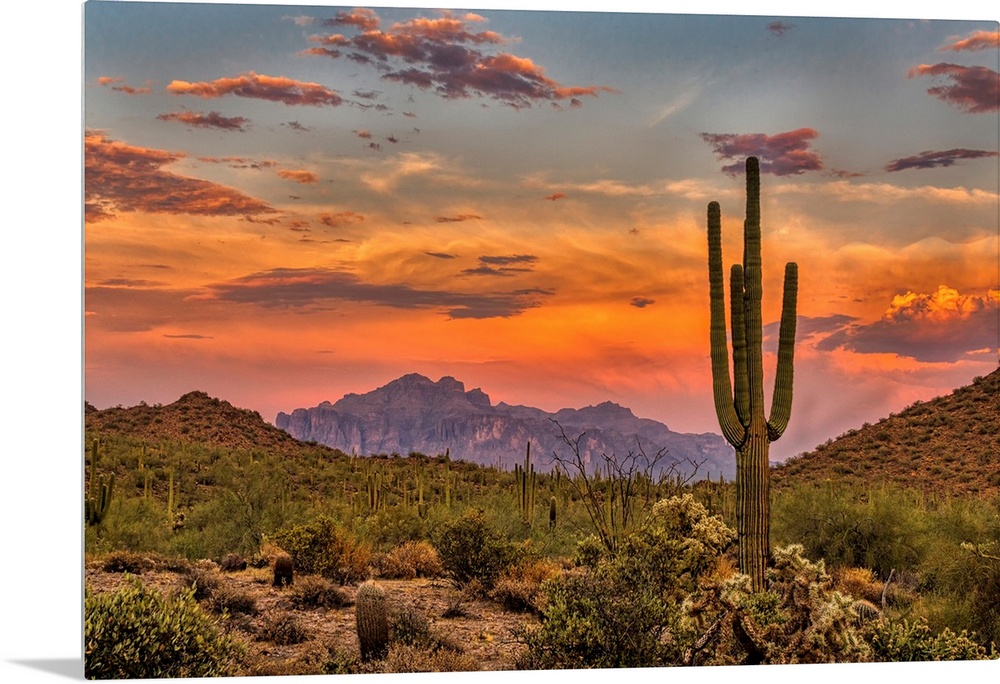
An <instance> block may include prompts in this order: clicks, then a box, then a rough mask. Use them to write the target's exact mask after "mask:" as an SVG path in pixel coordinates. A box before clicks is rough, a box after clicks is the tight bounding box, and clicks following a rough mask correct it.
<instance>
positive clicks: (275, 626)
mask: <svg viewBox="0 0 1000 684" xmlns="http://www.w3.org/2000/svg"><path fill="white" fill-rule="evenodd" d="M308 638H309V632H308V631H307V630H306V628H305V627H303V626H302V623H301V622H299V620H298V618H296V617H295V616H294V615H289V614H288V613H281V614H279V615H276V616H274V617H272V618H270V619H269V620H267V621H266V622H265V623H264V624H263V626H262V627H261V628H260V631H258V632H257V639H258V640H259V641H270V642H271V643H272V644H275V645H277V646H290V645H292V644H301V643H302V642H303V641H305V640H306V639H308Z"/></svg>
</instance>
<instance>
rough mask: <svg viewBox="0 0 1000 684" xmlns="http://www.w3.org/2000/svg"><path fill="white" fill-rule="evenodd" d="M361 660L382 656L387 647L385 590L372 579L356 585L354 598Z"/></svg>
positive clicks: (387, 630) (387, 617) (387, 631)
mask: <svg viewBox="0 0 1000 684" xmlns="http://www.w3.org/2000/svg"><path fill="white" fill-rule="evenodd" d="M354 607H355V612H356V618H357V628H358V644H359V646H360V649H361V660H362V661H363V662H368V661H370V660H378V659H381V658H384V657H385V655H386V652H387V650H388V647H389V611H388V608H387V607H386V599H385V590H384V589H383V588H382V586H381V585H380V584H378V583H376V582H374V581H373V580H368V581H366V582H363V583H362V584H361V586H360V587H358V594H357V596H356V597H355V599H354Z"/></svg>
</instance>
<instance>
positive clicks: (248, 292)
mask: <svg viewBox="0 0 1000 684" xmlns="http://www.w3.org/2000/svg"><path fill="white" fill-rule="evenodd" d="M550 294H552V293H551V292H550V291H547V290H540V289H532V290H518V291H513V292H487V293H465V292H451V291H446V290H423V289H419V288H416V287H413V286H410V285H405V284H374V283H366V282H363V281H362V280H360V279H359V278H358V277H357V276H356V275H354V274H351V273H347V272H344V271H337V270H332V269H324V268H301V269H296V268H277V269H272V270H269V271H261V272H258V273H253V274H250V275H247V276H244V277H242V278H236V279H234V280H229V281H226V282H221V283H215V284H212V285H210V286H209V287H208V294H206V295H202V296H201V298H206V299H217V300H224V301H229V302H238V303H244V304H256V305H258V306H263V307H296V308H305V309H310V308H315V309H321V308H325V307H328V306H329V305H330V304H331V303H333V302H336V301H346V302H358V303H366V304H375V305H379V306H388V307H392V308H396V309H429V310H438V311H441V312H442V313H443V314H444V315H446V316H447V317H448V318H453V319H458V318H509V317H512V316H517V315H519V314H521V313H523V312H524V311H526V310H527V309H530V308H534V307H537V306H540V305H541V298H542V297H544V296H547V295H550Z"/></svg>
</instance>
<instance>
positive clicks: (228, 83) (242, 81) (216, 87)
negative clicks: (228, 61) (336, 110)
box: [167, 71, 344, 107]
mask: <svg viewBox="0 0 1000 684" xmlns="http://www.w3.org/2000/svg"><path fill="white" fill-rule="evenodd" d="M167 91H168V92H170V93H173V94H174V95H195V96H197V97H202V98H206V99H211V98H217V97H225V96H227V95H235V96H237V97H249V98H254V99H258V100H269V101H271V102H283V103H284V104H286V105H311V106H316V107H319V106H323V105H329V106H337V105H340V104H341V103H343V101H344V100H343V98H342V97H341V96H340V95H338V94H337V93H336V92H334V91H332V90H330V89H328V88H326V87H324V86H322V85H320V84H318V83H308V82H305V81H296V80H294V79H291V78H285V77H284V76H267V75H264V74H257V73H254V72H253V71H248V72H247V73H245V74H241V75H239V76H234V77H232V78H219V79H216V80H214V81H202V82H199V83H189V82H187V81H171V82H170V85H168V86H167Z"/></svg>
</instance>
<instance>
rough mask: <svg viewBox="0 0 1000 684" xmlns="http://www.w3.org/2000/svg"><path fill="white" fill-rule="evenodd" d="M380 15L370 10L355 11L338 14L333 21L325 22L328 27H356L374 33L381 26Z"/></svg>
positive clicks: (360, 9)
mask: <svg viewBox="0 0 1000 684" xmlns="http://www.w3.org/2000/svg"><path fill="white" fill-rule="evenodd" d="M379 21H380V20H379V18H378V15H377V14H375V12H374V11H373V10H370V9H364V8H359V9H353V10H350V11H341V12H337V15H336V16H335V17H334V18H333V19H327V20H326V21H324V22H323V24H324V25H326V26H354V27H356V28H359V29H361V30H362V31H374V30H375V29H377V28H378V26H379Z"/></svg>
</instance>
